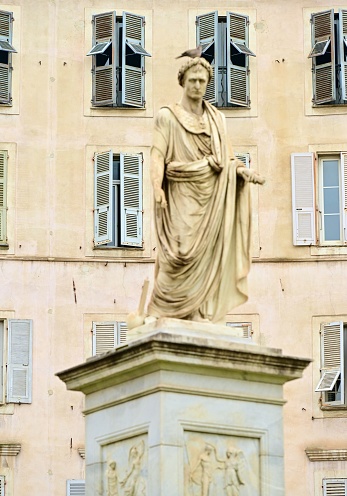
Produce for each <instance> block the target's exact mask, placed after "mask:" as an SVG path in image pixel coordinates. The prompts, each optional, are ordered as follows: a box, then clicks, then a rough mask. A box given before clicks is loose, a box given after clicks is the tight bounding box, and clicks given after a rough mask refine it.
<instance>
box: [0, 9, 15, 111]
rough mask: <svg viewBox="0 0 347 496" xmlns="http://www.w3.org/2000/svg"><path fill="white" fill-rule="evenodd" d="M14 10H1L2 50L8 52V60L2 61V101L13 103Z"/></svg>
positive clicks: (0, 95)
mask: <svg viewBox="0 0 347 496" xmlns="http://www.w3.org/2000/svg"><path fill="white" fill-rule="evenodd" d="M12 23H13V16H12V12H6V11H3V10H0V51H3V52H7V57H5V60H6V59H7V62H3V63H1V62H0V103H11V100H12V98H11V72H12V64H11V62H12V57H11V53H13V52H16V50H15V48H14V47H13V46H12Z"/></svg>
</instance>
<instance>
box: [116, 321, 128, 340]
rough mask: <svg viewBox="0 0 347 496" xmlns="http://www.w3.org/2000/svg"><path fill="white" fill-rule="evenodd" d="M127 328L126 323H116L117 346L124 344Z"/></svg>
mask: <svg viewBox="0 0 347 496" xmlns="http://www.w3.org/2000/svg"><path fill="white" fill-rule="evenodd" d="M127 332H128V326H127V324H126V322H118V344H123V343H126V340H127Z"/></svg>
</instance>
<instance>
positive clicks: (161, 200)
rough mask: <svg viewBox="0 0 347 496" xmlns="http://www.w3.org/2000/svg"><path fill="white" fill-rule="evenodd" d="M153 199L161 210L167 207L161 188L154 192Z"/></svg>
mask: <svg viewBox="0 0 347 496" xmlns="http://www.w3.org/2000/svg"><path fill="white" fill-rule="evenodd" d="M154 198H155V201H156V203H159V205H160V206H161V208H166V207H167V201H166V197H165V193H164V191H163V190H162V189H161V188H157V189H155V190H154Z"/></svg>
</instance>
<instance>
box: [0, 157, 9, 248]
mask: <svg viewBox="0 0 347 496" xmlns="http://www.w3.org/2000/svg"><path fill="white" fill-rule="evenodd" d="M7 158H8V154H7V151H5V150H0V242H2V243H4V242H6V240H7V233H6V219H7Z"/></svg>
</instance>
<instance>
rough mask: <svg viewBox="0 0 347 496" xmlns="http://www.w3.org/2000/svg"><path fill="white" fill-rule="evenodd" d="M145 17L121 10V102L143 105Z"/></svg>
mask: <svg viewBox="0 0 347 496" xmlns="http://www.w3.org/2000/svg"><path fill="white" fill-rule="evenodd" d="M144 45H145V18H144V17H143V16H139V15H135V14H131V13H130V12H123V39H122V104H123V105H129V106H131V107H144V105H145V59H144V57H150V54H149V53H148V52H147V51H146V50H145V48H144Z"/></svg>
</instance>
